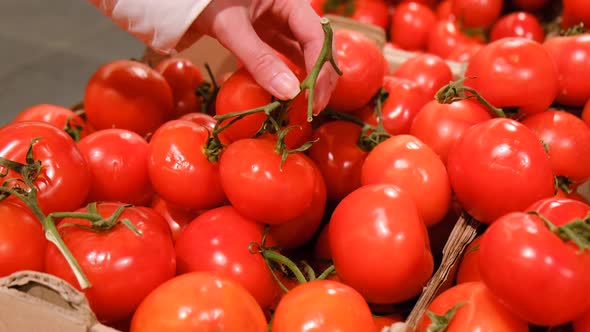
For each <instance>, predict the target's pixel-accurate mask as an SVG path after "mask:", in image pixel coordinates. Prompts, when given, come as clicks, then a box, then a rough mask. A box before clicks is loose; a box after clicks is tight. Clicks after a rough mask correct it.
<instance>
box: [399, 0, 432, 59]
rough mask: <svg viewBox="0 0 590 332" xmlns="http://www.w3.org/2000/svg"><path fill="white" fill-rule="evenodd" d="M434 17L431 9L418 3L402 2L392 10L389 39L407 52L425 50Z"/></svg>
mask: <svg viewBox="0 0 590 332" xmlns="http://www.w3.org/2000/svg"><path fill="white" fill-rule="evenodd" d="M435 22H436V16H435V15H434V12H433V11H432V9H431V8H429V7H428V6H426V5H423V4H420V3H418V2H403V3H401V4H399V5H397V6H396V7H395V8H394V10H393V15H392V17H391V25H390V26H389V34H390V39H391V41H392V42H393V43H395V44H396V45H397V46H398V47H400V48H402V49H404V50H408V51H421V50H425V49H426V45H427V43H428V34H429V33H430V31H431V30H432V28H433V27H434V24H435Z"/></svg>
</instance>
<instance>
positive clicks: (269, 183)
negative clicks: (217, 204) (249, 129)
mask: <svg viewBox="0 0 590 332" xmlns="http://www.w3.org/2000/svg"><path fill="white" fill-rule="evenodd" d="M219 174H220V178H221V184H222V186H223V190H224V191H225V193H226V195H227V198H228V200H229V201H230V203H231V204H232V205H233V206H234V207H235V208H236V210H237V211H239V212H240V213H241V214H243V215H244V216H247V217H249V218H252V219H254V220H257V221H260V222H263V223H267V224H281V223H284V222H288V221H289V220H292V219H293V218H296V217H298V216H300V215H301V214H302V213H304V212H305V211H306V210H307V209H308V208H309V207H310V206H311V200H312V197H313V192H314V188H315V185H316V181H318V179H317V176H316V172H315V171H314V167H313V165H312V161H311V160H310V159H309V158H306V157H305V156H303V154H301V153H295V154H291V155H289V156H288V157H287V159H286V160H285V162H284V164H282V165H281V156H280V155H279V154H278V153H277V152H276V151H275V144H274V143H273V142H271V141H269V140H265V139H254V138H249V139H243V140H239V141H236V142H234V143H232V144H230V145H229V146H228V147H227V149H226V150H225V152H224V153H223V154H222V155H221V159H220V161H219Z"/></svg>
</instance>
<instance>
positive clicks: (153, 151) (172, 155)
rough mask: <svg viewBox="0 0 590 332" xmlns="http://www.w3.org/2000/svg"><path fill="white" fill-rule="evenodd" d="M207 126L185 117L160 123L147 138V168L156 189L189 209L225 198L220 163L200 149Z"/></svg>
mask: <svg viewBox="0 0 590 332" xmlns="http://www.w3.org/2000/svg"><path fill="white" fill-rule="evenodd" d="M208 137H209V132H208V129H207V128H206V127H204V126H201V125H198V124H196V123H194V122H190V121H186V120H172V121H169V122H167V123H165V124H164V125H162V126H161V127H160V128H159V129H158V130H157V131H156V133H155V134H154V136H153V137H152V139H151V141H150V151H149V160H148V172H149V176H150V180H151V183H152V186H153V188H154V190H155V191H156V193H157V194H158V195H160V196H161V197H162V198H163V199H164V200H166V201H167V202H170V203H172V204H174V205H177V206H179V207H182V208H188V209H195V210H201V209H210V208H214V207H217V206H220V205H221V204H223V203H224V202H225V194H224V192H223V189H222V188H221V179H220V176H219V163H217V162H210V161H209V160H207V156H206V155H205V153H204V152H203V148H204V147H205V144H206V142H207V138H208Z"/></svg>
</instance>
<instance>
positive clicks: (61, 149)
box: [0, 121, 91, 214]
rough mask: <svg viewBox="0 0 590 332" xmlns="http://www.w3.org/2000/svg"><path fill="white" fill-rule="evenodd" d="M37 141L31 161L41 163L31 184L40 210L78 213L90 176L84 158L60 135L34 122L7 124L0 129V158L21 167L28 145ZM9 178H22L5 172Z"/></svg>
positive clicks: (59, 132)
mask: <svg viewBox="0 0 590 332" xmlns="http://www.w3.org/2000/svg"><path fill="white" fill-rule="evenodd" d="M38 137H40V138H41V139H40V140H39V141H37V142H36V143H35V144H34V145H33V157H34V158H35V160H40V161H41V174H39V176H38V177H37V179H36V180H35V181H34V184H35V186H36V187H37V188H38V193H37V199H38V203H39V206H40V208H41V210H42V211H43V212H44V213H45V214H48V213H51V212H56V211H73V210H76V209H78V208H79V207H80V206H82V205H83V204H84V202H85V201H86V197H87V196H88V191H89V190H90V181H91V176H90V171H89V169H88V163H87V162H86V160H85V159H84V156H83V155H82V154H81V153H80V150H78V148H77V147H76V143H75V142H74V140H73V139H72V138H71V137H70V136H68V134H66V133H65V132H64V131H62V130H61V129H59V128H57V127H55V126H53V125H51V124H48V123H44V122H38V121H26V122H18V123H12V124H8V125H6V126H4V127H2V128H1V129H0V156H2V157H3V158H6V159H9V160H12V161H16V162H20V163H24V162H25V158H26V154H27V151H28V149H29V146H30V144H31V142H32V141H33V139H35V138H38ZM0 169H3V167H0ZM10 177H17V178H22V177H20V176H19V175H17V174H15V173H14V172H9V175H8V178H10ZM9 199H16V198H9Z"/></svg>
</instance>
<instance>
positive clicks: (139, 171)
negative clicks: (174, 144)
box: [78, 129, 153, 205]
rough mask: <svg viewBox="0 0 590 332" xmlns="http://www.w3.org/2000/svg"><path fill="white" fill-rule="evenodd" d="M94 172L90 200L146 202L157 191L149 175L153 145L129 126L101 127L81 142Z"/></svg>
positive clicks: (135, 203)
mask: <svg viewBox="0 0 590 332" xmlns="http://www.w3.org/2000/svg"><path fill="white" fill-rule="evenodd" d="M78 149H79V150H80V152H81V153H82V155H83V156H84V158H86V161H87V162H88V168H89V169H90V173H91V174H92V182H91V185H90V193H89V194H88V199H87V201H89V202H97V201H113V202H123V203H128V204H133V205H145V204H148V203H149V202H150V201H151V198H152V195H153V190H152V185H151V183H150V178H149V176H148V168H147V164H148V163H147V161H148V156H149V144H148V143H147V142H146V140H145V139H143V137H141V136H139V135H138V134H136V133H134V132H132V131H129V130H125V129H104V130H99V131H97V132H94V133H92V134H90V135H89V136H87V137H85V138H83V139H82V140H81V141H80V142H78Z"/></svg>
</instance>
